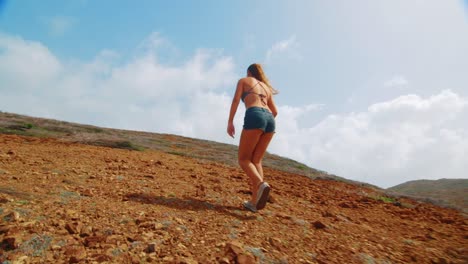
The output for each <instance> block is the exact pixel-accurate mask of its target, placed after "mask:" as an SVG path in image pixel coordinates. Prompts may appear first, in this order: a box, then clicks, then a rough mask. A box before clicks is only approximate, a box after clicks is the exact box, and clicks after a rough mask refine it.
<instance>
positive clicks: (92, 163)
mask: <svg viewBox="0 0 468 264" xmlns="http://www.w3.org/2000/svg"><path fill="white" fill-rule="evenodd" d="M265 173H266V179H267V180H268V181H269V182H270V184H271V186H272V188H273V192H272V199H271V200H272V201H271V203H269V204H268V205H267V207H266V208H265V209H264V210H262V211H261V212H259V213H257V214H255V213H251V212H247V211H244V210H242V208H241V203H242V201H243V200H244V199H247V198H248V196H249V194H248V186H247V182H246V177H245V176H244V174H243V173H242V171H241V170H240V169H238V168H236V167H229V166H227V165H223V164H221V163H214V162H203V161H201V160H196V159H191V158H188V157H183V156H180V155H170V154H165V153H163V152H157V151H153V150H147V151H132V150H122V149H111V148H105V147H96V146H89V145H80V144H75V143H66V142H62V141H58V140H54V139H42V138H33V137H22V136H15V135H0V217H1V218H0V242H1V247H0V248H1V249H0V262H4V261H10V262H4V263H99V262H107V263H467V262H468V257H467V254H468V252H467V247H466V245H467V244H468V243H467V242H468V232H467V220H466V219H465V218H463V216H461V215H460V213H459V212H457V211H454V210H450V209H443V208H439V207H436V206H434V205H430V204H424V203H418V202H415V201H411V200H404V199H402V200H399V201H395V200H393V199H391V198H387V197H383V196H382V195H381V194H379V193H376V191H374V190H371V189H367V188H365V187H361V186H355V185H351V184H348V183H343V182H338V181H331V180H311V179H309V178H307V177H304V176H298V175H295V174H291V173H286V172H279V171H275V170H272V169H268V168H266V170H265ZM15 261H16V262H15Z"/></svg>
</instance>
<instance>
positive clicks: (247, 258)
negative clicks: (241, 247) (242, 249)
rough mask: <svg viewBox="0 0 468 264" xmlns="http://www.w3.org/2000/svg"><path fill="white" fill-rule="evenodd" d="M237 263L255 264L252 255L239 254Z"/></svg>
mask: <svg viewBox="0 0 468 264" xmlns="http://www.w3.org/2000/svg"><path fill="white" fill-rule="evenodd" d="M237 263H239V264H255V263H257V261H256V259H255V257H254V256H252V255H245V254H240V255H238V256H237Z"/></svg>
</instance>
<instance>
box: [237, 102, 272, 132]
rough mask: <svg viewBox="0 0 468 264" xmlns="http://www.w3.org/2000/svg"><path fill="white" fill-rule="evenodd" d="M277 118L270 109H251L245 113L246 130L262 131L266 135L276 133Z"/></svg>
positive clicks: (255, 107)
mask: <svg viewBox="0 0 468 264" xmlns="http://www.w3.org/2000/svg"><path fill="white" fill-rule="evenodd" d="M275 127H276V126H275V118H274V117H273V114H272V113H271V112H270V111H268V109H266V108H263V107H257V106H254V107H250V108H248V109H247V110H246V111H245V117H244V129H261V130H263V132H265V133H271V132H275Z"/></svg>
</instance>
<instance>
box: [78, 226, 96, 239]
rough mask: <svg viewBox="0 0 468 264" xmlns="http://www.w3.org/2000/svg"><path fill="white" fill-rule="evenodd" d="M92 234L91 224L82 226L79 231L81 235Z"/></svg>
mask: <svg viewBox="0 0 468 264" xmlns="http://www.w3.org/2000/svg"><path fill="white" fill-rule="evenodd" d="M92 234H93V228H92V227H91V226H84V227H83V228H81V231H80V236H81V237H87V236H91V235H92Z"/></svg>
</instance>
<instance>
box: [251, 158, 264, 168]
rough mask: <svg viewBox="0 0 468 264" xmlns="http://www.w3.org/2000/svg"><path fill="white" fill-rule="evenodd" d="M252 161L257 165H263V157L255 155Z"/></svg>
mask: <svg viewBox="0 0 468 264" xmlns="http://www.w3.org/2000/svg"><path fill="white" fill-rule="evenodd" d="M251 162H252V163H253V164H254V165H255V166H262V159H258V158H255V157H253V158H252V160H251Z"/></svg>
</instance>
